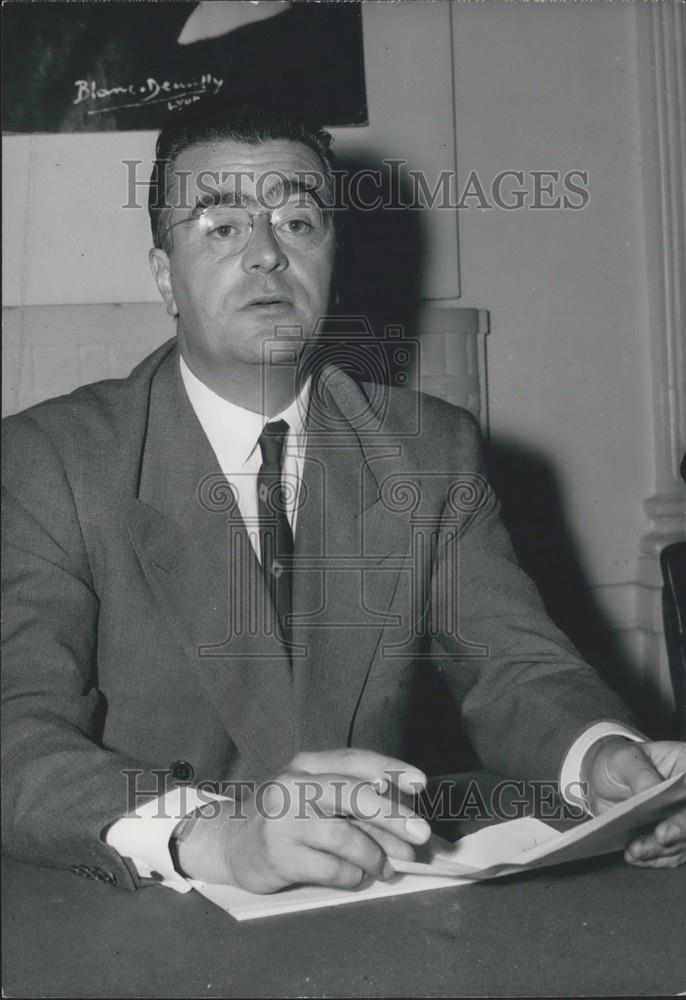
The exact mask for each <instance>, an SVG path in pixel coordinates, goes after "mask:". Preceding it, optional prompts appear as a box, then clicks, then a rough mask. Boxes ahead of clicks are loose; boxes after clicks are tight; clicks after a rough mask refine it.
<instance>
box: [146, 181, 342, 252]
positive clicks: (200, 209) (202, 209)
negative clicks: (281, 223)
mask: <svg viewBox="0 0 686 1000" xmlns="http://www.w3.org/2000/svg"><path fill="white" fill-rule="evenodd" d="M313 201H314V206H313V207H314V208H316V210H317V211H318V212H319V214H320V216H321V218H322V221H323V223H324V227H323V228H324V230H325V229H326V222H327V220H328V219H330V218H331V214H330V213H329V212H326V211H325V210H324V208H323V207H322V205H321V204H320V203H319V199H317V198H316V195H314V194H313ZM288 204H289V203H288V202H286V203H285V204H283V205H277V206H276V207H275V208H272V209H264V210H262V211H259V212H250V211H249V210H248V209H247V208H246V206H245V205H223V204H221V203H219V202H218V203H216V204H211V205H198V206H196V207H195V208H194V209H193V213H192V214H191V215H189V216H188V218H186V219H178V220H177V221H176V222H172V223H171V225H169V226H167V228H166V229H165V230H164V231H163V232H162V233H161V234H160V237H159V238H160V241H163V240H164V239H165V238H166V237H167V235H168V234H169V233H170V232H171V231H172V229H175V228H176V227H177V226H181V225H184V224H188V223H192V222H197V223H200V220H201V219H202V218H203V216H204V215H205V213H206V212H211V211H215V210H216V209H221V208H229V209H234V210H237V211H241V212H245V214H246V215H247V216H248V218H249V220H250V228H249V230H248V238H247V239H246V241H245V243H244V244H243V245H242V246H241V247H239V248H238V249H237V250H233V251H232V252H231V253H224V254H220V256H222V257H237V256H238V254H240V253H243V251H244V250H245V249H246V247H247V246H248V245H249V243H250V240H251V239H252V235H253V233H254V231H255V229H254V221H253V220H254V219H255V218H256V217H257V216H259V215H264V216H266V217H267V223H268V225H269V228H270V231H271V233H272V235H273V238H274V240H275V241H276V243H277V244H278V245H279V247H280V248H281V249H282V250H287V251H292V250H293V247H284V245H283V243H282V242H281V240H280V239H279V237H278V235H277V233H276V232H275V230H274V226H273V223H272V216H273V215H275V214H276V213H278V212H280V211H283V209H284V208H286V207H287V206H288ZM322 242H323V240H322ZM316 246H317V247H319V246H321V243H317V244H316Z"/></svg>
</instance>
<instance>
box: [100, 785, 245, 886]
mask: <svg viewBox="0 0 686 1000" xmlns="http://www.w3.org/2000/svg"><path fill="white" fill-rule="evenodd" d="M211 799H215V800H224V799H226V796H224V795H215V794H214V793H213V792H208V791H206V790H205V789H203V791H202V794H201V793H200V792H198V791H197V789H195V788H192V787H190V786H187V785H180V786H178V787H177V788H173V789H172V790H171V791H170V792H167V793H166V795H160V796H159V797H158V798H156V799H151V800H150V801H149V802H145V803H144V804H143V805H140V806H138V807H137V808H136V809H135V810H134V812H132V813H130V814H129V815H127V816H122V817H121V818H120V819H118V820H116V821H115V822H114V823H113V824H112V825H111V826H110V827H109V829H108V830H107V833H106V835H105V841H106V843H107V844H108V845H109V846H110V847H113V848H114V849H115V851H117V852H118V854H119V855H120V856H121V857H124V858H130V859H131V861H133V863H134V865H135V866H136V870H137V872H138V874H139V876H140V877H141V878H154V879H155V881H157V882H159V883H160V885H166V886H167V887H168V888H169V889H174V890H175V891H176V892H190V890H191V889H192V888H193V886H192V885H191V884H190V882H188V881H187V880H186V879H185V878H184V877H183V875H179V873H178V872H177V871H176V869H175V868H174V864H173V862H172V859H171V854H170V853H169V839H170V837H171V835H172V833H173V832H174V828H175V827H176V825H177V824H178V822H179V821H180V820H182V819H183V818H184V816H188V815H189V814H190V813H192V812H193V811H194V810H195V809H197V808H198V806H203V805H207V803H208V802H209V801H210V800H211Z"/></svg>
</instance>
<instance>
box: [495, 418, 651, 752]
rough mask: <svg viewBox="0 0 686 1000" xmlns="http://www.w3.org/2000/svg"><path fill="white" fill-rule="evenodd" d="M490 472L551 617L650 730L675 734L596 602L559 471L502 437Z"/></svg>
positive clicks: (520, 555)
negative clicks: (571, 524) (569, 519)
mask: <svg viewBox="0 0 686 1000" xmlns="http://www.w3.org/2000/svg"><path fill="white" fill-rule="evenodd" d="M488 470H489V479H490V481H491V483H492V485H493V487H494V489H495V491H496V493H497V494H498V496H499V498H500V500H501V503H502V507H503V519H504V521H505V524H506V526H507V529H508V531H509V533H510V537H511V538H512V542H513V544H514V547H515V551H516V553H517V557H518V559H519V561H520V563H521V565H522V566H523V568H524V569H525V570H526V572H527V573H528V574H529V576H530V577H531V578H532V579H533V580H534V582H535V583H536V586H537V587H538V589H539V592H540V594H541V597H542V598H543V601H544V603H545V605H546V608H547V610H548V613H549V615H550V617H551V618H552V619H553V621H554V622H555V624H556V625H557V626H558V627H559V628H560V629H562V631H563V632H565V634H566V635H568V636H569V638H570V639H571V640H572V642H573V643H574V645H575V646H576V648H577V649H578V650H579V652H580V653H581V655H582V656H583V658H584V659H585V660H587V661H588V662H589V663H591V664H592V665H593V666H594V667H595V668H596V670H598V672H599V673H600V674H601V675H602V676H603V678H604V679H605V681H606V682H607V683H608V684H609V685H610V686H611V687H613V688H614V689H615V690H616V691H618V692H619V694H620V695H621V696H622V698H624V700H625V701H626V703H627V705H628V706H629V708H630V709H631V710H632V712H633V714H634V716H635V718H636V720H637V722H638V723H639V724H640V725H641V726H642V728H643V729H644V730H645V731H646V732H648V733H651V734H653V735H662V736H663V737H664V736H667V735H669V732H668V730H669V726H670V723H669V721H668V720H666V719H665V715H664V709H663V708H662V707H661V704H660V698H659V692H658V691H657V690H655V691H650V690H648V689H647V688H645V687H644V686H642V685H641V684H640V683H639V681H638V680H637V679H634V678H633V677H632V671H631V667H630V664H629V663H628V662H627V659H626V656H625V654H623V652H622V650H621V649H620V647H619V644H618V641H617V639H616V638H615V636H613V633H612V629H611V623H610V621H609V620H608V619H607V617H606V616H605V615H604V614H603V612H602V611H601V609H600V607H599V606H598V604H597V602H596V601H595V600H594V598H593V592H592V591H591V590H590V584H589V580H588V578H587V577H586V576H585V573H584V570H583V567H582V563H581V559H580V555H579V552H578V549H577V547H576V544H575V541H574V538H573V535H572V532H571V530H570V527H569V524H568V522H567V519H566V514H565V504H564V499H563V497H562V494H561V491H560V486H559V481H558V479H557V476H556V474H555V470H554V468H553V466H552V465H551V464H550V463H549V462H548V461H547V460H546V458H545V457H543V456H542V455H541V454H540V453H539V452H536V451H534V450H533V449H531V448H530V447H527V446H526V445H522V444H521V443H520V442H518V441H512V440H508V439H504V438H498V439H496V440H492V441H491V442H490V445H489V448H488Z"/></svg>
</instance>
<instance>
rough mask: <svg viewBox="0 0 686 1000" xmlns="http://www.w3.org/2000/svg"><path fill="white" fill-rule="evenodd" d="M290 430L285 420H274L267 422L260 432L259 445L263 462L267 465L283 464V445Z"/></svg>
mask: <svg viewBox="0 0 686 1000" xmlns="http://www.w3.org/2000/svg"><path fill="white" fill-rule="evenodd" d="M289 430H290V428H289V426H288V424H287V423H286V421H285V420H274V421H272V423H270V424H265V425H264V428H263V430H262V433H261V434H260V439H259V445H260V451H261V452H262V462H263V463H264V464H265V465H281V456H282V454H283V446H284V442H285V440H286V436H287V435H288V431H289Z"/></svg>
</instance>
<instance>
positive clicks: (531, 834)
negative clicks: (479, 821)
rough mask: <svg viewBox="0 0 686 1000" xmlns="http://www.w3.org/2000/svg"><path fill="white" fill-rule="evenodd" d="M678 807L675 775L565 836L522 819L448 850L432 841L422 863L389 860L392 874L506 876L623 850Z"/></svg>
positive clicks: (684, 786)
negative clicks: (398, 872) (426, 856)
mask: <svg viewBox="0 0 686 1000" xmlns="http://www.w3.org/2000/svg"><path fill="white" fill-rule="evenodd" d="M682 803H683V804H686V776H684V775H674V777H672V778H668V779H667V780H666V781H663V782H661V783H660V784H659V785H655V787H654V788H648V789H646V791H644V792H640V793H639V794H638V795H634V796H632V798H630V799H627V800H626V801H625V802H621V803H619V805H616V806H613V808H612V809H608V811H607V812H605V813H603V814H602V816H596V817H595V818H594V819H588V820H586V821H585V822H583V823H579V824H578V825H577V826H575V827H573V828H572V829H571V830H567V831H566V832H565V833H558V832H557V831H556V830H553V829H552V827H549V826H547V825H546V824H545V823H541V822H539V821H538V820H535V819H531V818H529V817H527V818H525V819H517V820H512V821H510V822H509V823H500V824H499V825H498V826H494V827H489V828H488V829H487V830H484V831H480V832H479V833H478V834H473V835H472V836H471V837H465V838H464V839H463V840H458V841H457V843H455V844H450V845H448V846H447V847H446V846H445V845H444V843H440V842H438V838H433V839H432V840H431V841H430V844H429V846H430V855H429V857H428V858H427V859H426V861H425V862H424V863H418V862H405V861H396V860H394V859H393V860H392V862H391V863H392V864H393V867H394V868H395V870H396V871H402V872H406V873H410V872H413V873H415V874H422V873H424V872H433V873H435V874H441V875H449V874H450V872H451V871H452V872H453V873H454V874H455V875H456V876H459V877H461V878H465V877H466V878H473V879H484V878H496V877H498V876H502V875H511V874H515V873H517V872H520V871H526V870H527V869H531V868H543V867H547V866H549V865H559V864H562V863H563V862H565V861H578V860H580V859H582V858H591V857H594V856H596V855H598V854H610V853H612V852H613V851H623V850H624V848H625V847H626V845H627V844H628V843H629V841H630V840H632V839H633V837H634V836H636V835H637V834H638V833H639V831H641V830H642V829H644V828H645V827H652V826H655V824H656V823H659V821H660V820H661V819H664V818H665V817H666V816H668V815H669V814H670V813H671V812H673V811H674V809H675V808H676V807H677V806H678V805H680V804H682ZM475 838H478V840H477V839H475ZM485 854H487V855H488V857H487V858H485Z"/></svg>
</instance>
